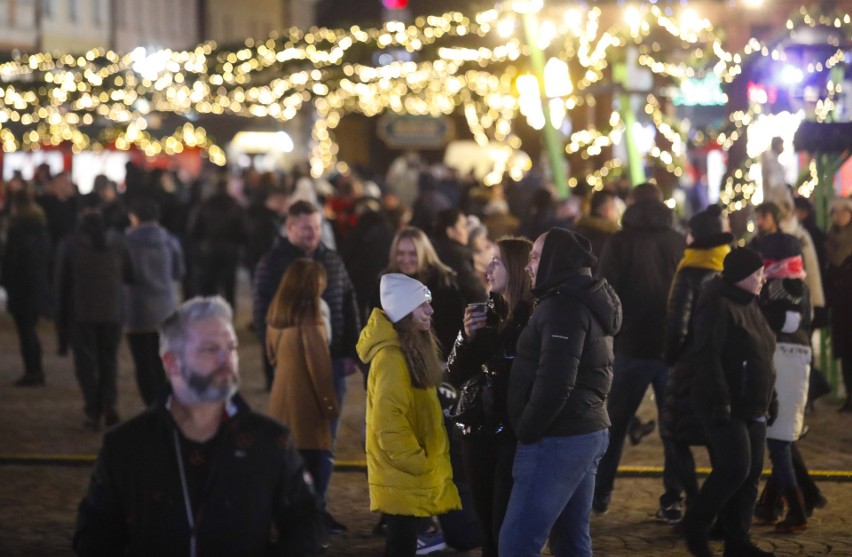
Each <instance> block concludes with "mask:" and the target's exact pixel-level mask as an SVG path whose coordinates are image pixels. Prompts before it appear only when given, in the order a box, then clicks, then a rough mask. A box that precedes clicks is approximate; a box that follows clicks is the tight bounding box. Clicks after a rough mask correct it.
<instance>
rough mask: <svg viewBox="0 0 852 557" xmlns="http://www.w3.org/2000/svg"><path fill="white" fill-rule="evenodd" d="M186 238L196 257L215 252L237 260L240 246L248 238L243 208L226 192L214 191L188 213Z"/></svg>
mask: <svg viewBox="0 0 852 557" xmlns="http://www.w3.org/2000/svg"><path fill="white" fill-rule="evenodd" d="M189 238H190V239H191V240H192V242H193V244H194V250H193V253H194V254H195V256H196V257H197V258H199V259H203V258H206V257H211V256H218V257H228V258H232V259H235V260H236V258H237V257H238V255H239V252H240V248H242V247H243V246H245V245H246V244H247V242H248V222H247V219H246V211H245V209H243V208H242V206H240V204H239V203H237V200H236V199H234V198H233V197H231V196H230V195H228V194H226V193H220V194H216V195H213V196H211V197H210V199H208V200H207V201H205V202H203V203H202V204H201V205H199V206H198V209H197V210H196V211H195V213H193V215H192V216H191V217H190V223H189Z"/></svg>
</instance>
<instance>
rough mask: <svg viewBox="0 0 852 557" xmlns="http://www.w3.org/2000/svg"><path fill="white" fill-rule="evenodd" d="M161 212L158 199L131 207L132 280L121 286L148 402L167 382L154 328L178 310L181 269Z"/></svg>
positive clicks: (126, 322)
mask: <svg viewBox="0 0 852 557" xmlns="http://www.w3.org/2000/svg"><path fill="white" fill-rule="evenodd" d="M159 215H160V209H159V206H158V205H157V204H156V202H154V201H153V200H151V199H148V198H145V197H139V198H137V199H136V201H134V202H133V204H132V206H131V207H130V228H128V229H127V232H126V234H125V237H126V240H127V249H128V251H129V252H130V257H131V259H132V260H133V270H134V272H135V280H134V282H133V283H131V284H127V285H125V287H124V289H125V292H124V293H125V296H124V303H125V306H124V325H125V329H126V331H127V344H128V345H129V346H130V353H131V354H132V356H133V364H134V366H135V367H136V384H137V386H138V387H139V394H140V395H142V400H143V402H145V405H146V406H150V405H151V404H152V403H153V402H154V400H155V399H156V398H157V395H158V394H159V393H160V391H161V390H162V389H163V387H164V386H165V383H166V371H165V369H164V368H163V362H162V360H161V359H160V356H159V342H160V336H159V334H158V332H157V329H158V328H159V326H160V325H161V324H162V322H163V321H164V320H165V319H166V318H167V317H168V316H170V315H171V314H172V313H174V311H175V308H177V305H178V295H177V289H176V284H175V282H176V281H179V280H180V279H181V278H183V274H184V272H185V265H184V260H183V250H182V249H181V247H180V242H179V241H178V239H177V238H175V237H174V236H172V235H171V234H169V232H168V231H167V230H166V229H165V228H164V227H162V226H161V225H160V224H159V223H158V222H157V219H158V218H159Z"/></svg>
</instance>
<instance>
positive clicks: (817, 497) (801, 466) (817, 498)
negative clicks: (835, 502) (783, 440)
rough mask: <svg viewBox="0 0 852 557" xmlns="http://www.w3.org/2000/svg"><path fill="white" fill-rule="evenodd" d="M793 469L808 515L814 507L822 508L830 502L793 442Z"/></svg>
mask: <svg viewBox="0 0 852 557" xmlns="http://www.w3.org/2000/svg"><path fill="white" fill-rule="evenodd" d="M793 470H795V472H796V483H797V484H799V488H800V489H801V490H802V496H803V497H804V499H805V513H806V514H807V516H808V517H810V516H811V515H813V514H814V509H821V508H823V507H825V506H826V505H827V504H828V501H827V500H826V498H825V497H824V496H823V494H822V492H821V491H820V489H819V487H818V486H817V484H816V483H815V482H814V480H813V478H811V475H810V473H809V472H808V467H807V466H806V465H805V461H804V459H803V458H802V453H800V452H799V448H798V445H797V444H796V443H793Z"/></svg>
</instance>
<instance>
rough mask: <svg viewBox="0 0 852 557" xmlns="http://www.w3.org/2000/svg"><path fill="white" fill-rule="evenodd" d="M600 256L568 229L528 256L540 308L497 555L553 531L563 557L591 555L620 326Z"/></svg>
mask: <svg viewBox="0 0 852 557" xmlns="http://www.w3.org/2000/svg"><path fill="white" fill-rule="evenodd" d="M596 260H597V259H596V257H595V256H594V255H593V254H592V251H591V245H590V244H589V241H588V240H587V239H586V238H584V237H582V236H580V235H579V234H575V233H573V232H570V231H568V230H565V229H562V228H551V229H550V231H548V232H547V233H545V234H542V235H541V236H539V237H538V239H537V240H536V241H535V244H534V245H533V249H532V251H531V253H530V262H529V264H528V265H527V268H526V270H527V272H528V273H530V276H531V278H532V279H533V284H534V288H533V295H534V296H535V298H536V307H535V309H534V310H533V313H532V316H531V317H530V320H529V322H528V324H527V326H526V327H525V328H524V330H523V331H522V332H521V335H520V337H519V339H518V344H517V354H516V356H515V361H514V363H513V364H512V371H511V374H510V377H509V393H510V394H509V400H508V409H509V418H510V421H511V423H512V427H513V429H514V431H515V434H516V435H517V438H518V441H519V444H518V449H517V453H516V456H515V462H514V467H513V473H514V480H515V484H514V486H513V488H512V495H511V497H510V499H509V506H508V509H507V512H506V518H505V520H504V522H503V526H502V528H501V530H500V544H499V545H500V552H501V554H504V553H505V554H506V555H533V554H536V555H537V554H538V553H539V552H540V551H541V548H542V547H543V546H544V542H545V540H546V539H547V538H548V535H549V536H550V549H551V551H552V552H553V554H554V555H556V556H557V557H563V556H569V555H570V556H572V557H585V556H591V555H592V543H591V537H590V536H589V514H590V512H591V505H592V494H593V491H594V484H595V473H596V471H597V465H598V462H599V461H600V458H601V457H602V456H603V454H604V452H605V451H606V447H607V443H608V438H609V432H608V429H607V428H608V427H609V423H610V422H609V416H608V415H607V409H606V397H607V394H608V393H609V389H610V384H611V382H612V363H613V359H614V356H613V350H612V346H613V335H614V334H615V333H617V332H618V330H619V327H620V326H621V303H620V302H619V300H618V296H616V294H615V292H614V291H613V290H612V288H611V287H610V286H609V284H608V283H607V282H606V281H605V280H598V279H595V278H593V277H592V272H591V269H590V267H591V266H592V265H594V264H595V262H596Z"/></svg>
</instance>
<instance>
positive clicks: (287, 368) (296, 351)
mask: <svg viewBox="0 0 852 557" xmlns="http://www.w3.org/2000/svg"><path fill="white" fill-rule="evenodd" d="M325 284H326V273H325V268H324V267H323V266H322V264H320V263H318V262H316V261H313V260H311V259H306V258H305V259H297V260H296V261H294V262H293V263H291V264H290V266H289V267H287V272H285V273H284V276H283V277H282V278H281V283H280V284H279V285H278V291H277V292H276V293H275V297H274V298H273V299H272V303H271V304H270V305H269V312H268V313H267V316H266V324H267V327H266V353H267V355H268V356H269V361H270V362H271V363H272V365H273V366H274V367H275V378H274V379H273V381H272V389H271V391H270V393H269V415H270V416H272V417H273V418H276V419H278V420H280V421H281V422H283V423H284V424H286V425H287V426H288V427H289V428H290V431H291V432H292V434H293V441H294V444H295V445H296V448H297V449H299V452H300V453H301V454H302V459H303V460H304V461H305V468H307V470H308V471H309V472H310V473H311V475H312V476H313V477H314V481H315V482H316V481H318V479H319V478H321V477H322V475H321V474H319V468H320V462H321V460H322V458H321V457H322V452H323V451H329V450H331V447H332V437H331V422H332V421H333V420H335V419H336V418H337V416H338V414H339V409H338V405H337V396H336V395H335V391H334V381H333V378H332V371H331V356H330V354H329V351H328V338H329V333H328V331H327V330H326V325H325V324H324V322H323V317H322V311H321V307H322V299H321V298H320V294H322V291H323V290H325ZM316 487H317V493H320V494H323V493H325V491H326V489H325V488H326V487H327V486H321V485H317V486H316Z"/></svg>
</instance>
